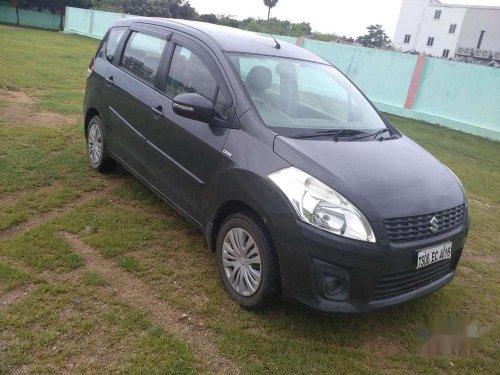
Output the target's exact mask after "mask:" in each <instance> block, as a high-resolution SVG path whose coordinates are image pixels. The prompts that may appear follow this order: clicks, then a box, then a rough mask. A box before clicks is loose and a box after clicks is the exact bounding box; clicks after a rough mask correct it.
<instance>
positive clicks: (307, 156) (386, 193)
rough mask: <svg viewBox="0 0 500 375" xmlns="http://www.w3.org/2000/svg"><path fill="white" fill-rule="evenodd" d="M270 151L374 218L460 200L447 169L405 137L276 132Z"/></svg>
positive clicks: (421, 210) (410, 213) (459, 190)
mask: <svg viewBox="0 0 500 375" xmlns="http://www.w3.org/2000/svg"><path fill="white" fill-rule="evenodd" d="M274 151H275V153H276V154H278V155H279V156H280V157H282V158H284V159H285V160H286V161H288V162H289V163H290V164H292V165H293V166H295V167H297V168H299V169H301V170H303V171H304V172H307V173H309V174H310V175H312V176H314V177H316V178H317V179H319V180H321V181H323V182H324V183H326V184H327V185H329V186H331V187H332V188H334V189H335V190H336V191H338V192H339V193H340V194H342V195H343V196H345V197H346V198H347V199H349V200H350V201H351V202H352V203H354V204H355V205H356V206H357V207H358V208H360V209H361V210H362V211H363V213H364V214H365V215H366V216H367V217H368V219H370V220H372V221H377V222H381V221H383V220H384V219H386V218H392V217H403V216H413V215H421V214H428V213H432V212H436V211H441V210H445V209H448V208H451V207H455V206H458V205H460V204H463V203H464V194H463V191H462V188H461V186H460V185H459V183H458V182H457V180H456V178H455V177H454V176H453V174H452V173H451V172H450V171H449V170H448V168H447V167H446V166H445V165H443V164H442V163H441V162H439V161H438V160H437V159H436V158H434V157H433V156H432V155H431V154H430V153H428V152H427V151H425V150H424V149H423V148H422V147H420V146H419V145H417V144H416V143H415V142H413V141H412V140H410V139H409V138H407V137H405V136H402V137H400V138H397V139H390V140H385V141H382V142H379V141H351V142H334V141H332V140H330V139H328V140H306V139H302V140H301V139H291V138H286V137H282V136H277V137H276V138H275V141H274Z"/></svg>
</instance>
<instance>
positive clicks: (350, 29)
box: [189, 0, 500, 39]
mask: <svg viewBox="0 0 500 375" xmlns="http://www.w3.org/2000/svg"><path fill="white" fill-rule="evenodd" d="M189 2H190V3H191V5H192V6H194V7H195V8H196V10H197V11H198V13H200V14H203V13H215V14H225V15H231V16H234V17H235V18H237V19H243V18H246V17H255V18H264V19H265V18H267V8H266V7H265V6H264V1H263V0H189ZM441 2H443V3H449V4H450V3H451V4H473V5H495V6H500V0H442V1H441ZM401 3H402V0H344V1H338V0H278V4H277V5H276V7H274V8H273V9H271V17H276V18H278V19H281V20H289V21H292V22H303V21H305V22H309V23H310V24H311V27H312V29H313V31H319V32H323V33H334V34H337V35H346V36H352V37H357V36H359V35H363V34H365V33H366V27H367V26H368V25H371V24H377V23H378V24H381V25H382V26H383V28H384V29H385V31H386V33H387V35H389V37H390V38H391V39H392V37H393V36H394V31H395V29H396V23H397V21H398V16H399V9H400V8H401Z"/></svg>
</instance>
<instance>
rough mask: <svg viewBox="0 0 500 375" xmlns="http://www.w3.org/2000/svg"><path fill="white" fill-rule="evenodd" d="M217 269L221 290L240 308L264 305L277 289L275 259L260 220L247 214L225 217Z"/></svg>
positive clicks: (218, 243) (276, 258)
mask: <svg viewBox="0 0 500 375" xmlns="http://www.w3.org/2000/svg"><path fill="white" fill-rule="evenodd" d="M215 254H216V259H217V269H218V271H219V275H220V277H221V279H222V284H223V285H224V288H225V289H226V291H227V292H228V293H229V295H230V296H231V298H233V299H234V300H235V301H236V302H238V303H239V304H240V305H241V306H243V307H245V308H247V309H250V310H256V309H259V308H262V307H265V306H266V305H268V304H269V303H270V302H271V301H272V300H273V299H275V297H276V296H277V294H278V291H279V289H280V278H279V265H278V257H277V255H276V252H275V250H274V246H273V244H272V241H271V238H270V237H269V234H268V232H267V229H266V227H265V225H264V223H262V221H261V220H260V219H259V218H258V217H256V216H255V215H253V214H252V213H250V212H242V213H236V214H233V215H231V216H229V217H228V218H227V219H226V220H225V221H224V223H223V224H222V226H221V228H220V230H219V233H218V235H217V244H216V251H215Z"/></svg>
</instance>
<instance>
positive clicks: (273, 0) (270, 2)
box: [264, 0, 278, 21]
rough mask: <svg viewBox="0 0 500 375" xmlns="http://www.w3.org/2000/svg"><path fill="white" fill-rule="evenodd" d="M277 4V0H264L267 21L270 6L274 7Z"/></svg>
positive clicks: (269, 14) (269, 15)
mask: <svg viewBox="0 0 500 375" xmlns="http://www.w3.org/2000/svg"><path fill="white" fill-rule="evenodd" d="M276 4H278V0H264V5H265V6H266V7H267V20H268V21H269V19H270V17H271V8H274V7H275V6H276Z"/></svg>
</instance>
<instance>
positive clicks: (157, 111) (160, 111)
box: [151, 105, 165, 117]
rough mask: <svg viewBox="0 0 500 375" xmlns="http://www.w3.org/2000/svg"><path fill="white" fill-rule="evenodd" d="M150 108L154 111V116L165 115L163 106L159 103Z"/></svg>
mask: <svg viewBox="0 0 500 375" xmlns="http://www.w3.org/2000/svg"><path fill="white" fill-rule="evenodd" d="M151 110H152V111H153V112H154V113H155V115H156V116H159V117H164V116H165V115H164V114H163V108H162V106H161V105H159V106H157V107H151Z"/></svg>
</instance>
